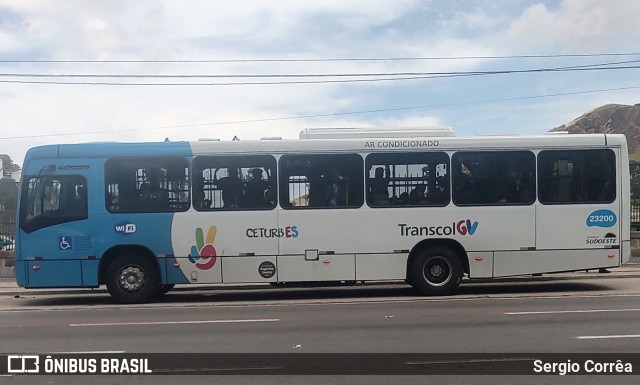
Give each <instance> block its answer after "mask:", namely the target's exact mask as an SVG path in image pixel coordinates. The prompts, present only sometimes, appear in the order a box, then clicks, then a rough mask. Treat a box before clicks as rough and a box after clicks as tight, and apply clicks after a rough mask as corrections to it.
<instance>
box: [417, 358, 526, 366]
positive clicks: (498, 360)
mask: <svg viewBox="0 0 640 385" xmlns="http://www.w3.org/2000/svg"><path fill="white" fill-rule="evenodd" d="M535 360H536V358H533V357H531V358H474V359H469V360H434V361H409V362H405V363H404V364H405V365H434V364H437V365H440V364H474V363H483V362H514V361H517V362H519V361H535Z"/></svg>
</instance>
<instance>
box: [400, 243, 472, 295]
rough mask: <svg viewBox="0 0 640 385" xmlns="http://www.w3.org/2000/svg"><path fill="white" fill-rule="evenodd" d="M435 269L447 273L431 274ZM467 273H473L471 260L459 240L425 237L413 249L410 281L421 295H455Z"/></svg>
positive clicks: (409, 261)
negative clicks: (470, 264) (470, 268)
mask: <svg viewBox="0 0 640 385" xmlns="http://www.w3.org/2000/svg"><path fill="white" fill-rule="evenodd" d="M427 269H429V270H427ZM431 271H433V272H435V273H436V274H437V275H440V274H445V276H443V277H442V278H440V277H439V276H431V274H430V272H431ZM464 274H469V259H468V256H467V252H466V250H465V249H464V247H463V246H462V245H461V244H460V243H459V242H457V241H455V240H452V239H425V240H423V241H421V242H419V243H417V244H416V245H415V246H414V247H413V249H411V251H410V252H409V258H408V259H407V271H406V277H407V278H406V281H407V283H409V284H410V285H411V286H413V287H414V288H416V289H417V290H418V291H419V292H420V293H421V294H425V295H449V294H452V293H453V292H454V291H455V290H456V289H457V288H458V286H459V284H460V281H461V280H462V277H463V275H464Z"/></svg>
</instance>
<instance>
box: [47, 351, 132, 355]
mask: <svg viewBox="0 0 640 385" xmlns="http://www.w3.org/2000/svg"><path fill="white" fill-rule="evenodd" d="M122 353H126V351H125V350H96V351H84V352H48V353H40V355H45V354H122Z"/></svg>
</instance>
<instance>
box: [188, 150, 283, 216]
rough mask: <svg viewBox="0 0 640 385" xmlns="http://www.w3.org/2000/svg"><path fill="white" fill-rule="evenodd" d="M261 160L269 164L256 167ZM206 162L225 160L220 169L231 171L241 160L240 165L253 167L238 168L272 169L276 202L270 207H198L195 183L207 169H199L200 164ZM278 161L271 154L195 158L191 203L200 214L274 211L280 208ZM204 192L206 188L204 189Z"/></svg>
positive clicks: (192, 167)
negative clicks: (230, 168)
mask: <svg viewBox="0 0 640 385" xmlns="http://www.w3.org/2000/svg"><path fill="white" fill-rule="evenodd" d="M252 159H256V161H255V162H253V163H252V161H251V160H252ZM259 159H266V160H267V162H263V165H262V166H260V167H256V166H257V163H260V162H258V160H259ZM206 160H208V161H209V163H208V164H211V163H212V162H214V161H215V160H223V161H222V162H220V163H221V164H222V165H223V166H221V167H219V168H226V169H229V166H230V165H231V163H232V162H234V161H235V162H237V160H240V162H237V163H238V164H251V166H247V167H244V166H240V167H237V168H270V169H271V170H272V172H273V175H271V178H270V179H271V180H272V181H273V182H272V185H271V186H270V187H271V189H272V190H273V192H272V194H274V200H273V204H272V205H270V206H265V207H224V206H223V207H210V208H208V209H207V208H202V207H198V205H196V204H195V201H194V199H195V194H194V191H195V190H194V188H195V183H196V178H199V177H200V176H201V175H199V174H198V173H200V174H201V173H202V171H203V170H204V169H205V168H198V166H199V163H201V162H205V161H206ZM206 168H211V167H206ZM278 172H279V170H278V160H277V159H276V157H275V156H274V155H271V154H254V155H238V154H228V155H227V154H225V155H199V156H196V157H194V158H193V160H192V161H191V175H192V178H191V179H192V181H191V201H192V206H193V208H194V210H196V211H198V212H220V211H269V210H273V209H275V208H276V207H277V206H278V187H279V186H278ZM240 180H242V178H240ZM268 180H269V178H267V181H268ZM243 184H244V186H245V187H246V182H243ZM203 191H204V188H203Z"/></svg>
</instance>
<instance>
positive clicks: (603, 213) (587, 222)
mask: <svg viewBox="0 0 640 385" xmlns="http://www.w3.org/2000/svg"><path fill="white" fill-rule="evenodd" d="M617 151H618V150H617V149H581V150H543V151H540V153H539V154H538V180H539V182H538V184H539V186H538V192H539V193H538V202H539V203H538V204H537V206H536V219H537V225H536V246H537V250H540V251H543V250H548V251H550V252H549V253H547V254H548V255H547V256H546V258H545V259H546V262H545V264H546V267H545V269H546V270H545V271H563V270H576V269H580V268H585V269H586V268H595V267H607V266H616V265H617V264H619V261H620V259H619V251H620V250H619V245H620V237H621V235H622V234H621V232H620V226H619V224H620V214H621V213H620V199H619V198H618V195H619V193H617V192H619V191H620V189H621V180H620V179H621V178H616V161H615V160H616V156H617ZM578 250H580V251H579V255H578V254H577V251H578ZM563 255H564V257H563Z"/></svg>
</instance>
